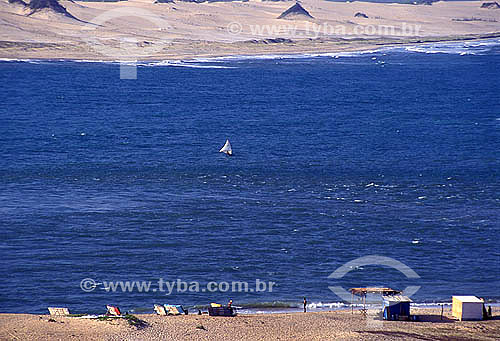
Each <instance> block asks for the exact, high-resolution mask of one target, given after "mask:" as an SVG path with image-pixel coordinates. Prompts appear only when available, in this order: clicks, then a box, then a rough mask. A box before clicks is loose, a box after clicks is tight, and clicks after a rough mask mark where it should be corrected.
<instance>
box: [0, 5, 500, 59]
mask: <svg viewBox="0 0 500 341" xmlns="http://www.w3.org/2000/svg"><path fill="white" fill-rule="evenodd" d="M60 4H61V5H62V6H64V7H65V8H66V9H67V11H68V12H69V13H70V14H71V15H73V16H74V17H75V18H77V19H78V20H76V19H72V18H70V17H68V16H64V15H62V14H59V13H55V12H54V11H51V10H47V9H44V10H41V11H38V12H36V13H33V14H32V15H30V16H27V14H28V10H27V9H25V8H23V6H22V5H20V4H11V3H9V2H8V0H0V57H1V58H77V59H119V58H131V59H161V58H186V57H193V56H209V55H227V54H239V53H241V52H244V53H246V54H261V53H277V52H286V53H294V52H332V51H339V50H345V49H360V48H369V47H371V46H373V45H374V44H388V43H391V42H404V41H411V40H413V41H415V40H422V39H424V40H425V39H436V38H438V39H447V40H449V39H456V38H460V37H464V36H471V35H476V36H479V35H484V34H492V33H493V34H495V35H496V34H497V33H498V32H500V11H495V10H490V9H484V8H483V9H482V8H480V7H481V3H479V2H475V1H470V2H438V3H434V4H433V5H432V6H425V5H402V4H376V3H364V2H354V3H337V2H329V1H325V0H304V1H302V5H303V6H304V8H305V9H306V10H307V11H308V12H309V13H310V14H311V15H312V16H313V17H314V19H312V18H308V20H304V18H300V17H299V18H297V20H284V19H277V17H278V16H279V15H280V14H281V13H282V12H283V11H285V10H286V9H287V8H289V7H290V6H291V3H290V2H261V1H253V0H251V1H248V2H216V3H200V4H198V3H189V2H176V3H162V4H159V3H156V4H155V3H153V0H130V1H121V2H115V3H104V2H78V1H75V2H73V1H68V0H61V1H60ZM357 12H362V13H365V14H366V15H367V16H368V17H369V18H360V17H354V15H355V13H357ZM268 38H287V39H290V40H292V42H281V43H278V44H277V46H270V45H273V44H259V41H261V40H265V39H268ZM342 38H344V39H350V40H352V38H364V39H365V40H364V41H362V42H360V41H356V42H351V43H349V44H346V42H345V41H343V40H342ZM252 40H253V41H252ZM248 41H252V42H248ZM275 45H276V44H275Z"/></svg>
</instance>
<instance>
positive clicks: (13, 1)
mask: <svg viewBox="0 0 500 341" xmlns="http://www.w3.org/2000/svg"><path fill="white" fill-rule="evenodd" d="M9 4H19V5H23V6H28V4H27V3H25V2H24V1H23V0H9Z"/></svg>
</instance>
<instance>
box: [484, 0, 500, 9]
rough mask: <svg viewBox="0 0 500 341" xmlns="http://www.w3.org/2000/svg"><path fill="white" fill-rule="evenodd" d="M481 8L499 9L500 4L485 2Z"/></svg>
mask: <svg viewBox="0 0 500 341" xmlns="http://www.w3.org/2000/svg"><path fill="white" fill-rule="evenodd" d="M481 8H487V9H499V8H500V4H498V2H496V1H495V2H483V3H482V5H481Z"/></svg>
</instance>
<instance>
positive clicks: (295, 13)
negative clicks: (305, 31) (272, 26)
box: [278, 2, 313, 19]
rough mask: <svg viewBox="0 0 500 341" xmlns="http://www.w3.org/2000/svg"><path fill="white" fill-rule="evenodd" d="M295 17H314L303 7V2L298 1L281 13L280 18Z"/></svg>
mask: <svg viewBox="0 0 500 341" xmlns="http://www.w3.org/2000/svg"><path fill="white" fill-rule="evenodd" d="M295 17H307V18H313V16H312V15H311V14H309V12H308V11H307V10H306V9H305V8H304V7H302V5H301V4H299V3H298V2H296V3H295V5H293V6H292V7H290V8H289V9H287V10H286V11H284V12H283V13H281V14H280V16H279V17H278V19H293V18H295Z"/></svg>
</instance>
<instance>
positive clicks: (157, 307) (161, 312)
mask: <svg viewBox="0 0 500 341" xmlns="http://www.w3.org/2000/svg"><path fill="white" fill-rule="evenodd" d="M155 311H156V313H157V314H158V315H161V316H166V315H167V312H166V310H165V307H164V306H162V305H159V304H155Z"/></svg>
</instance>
